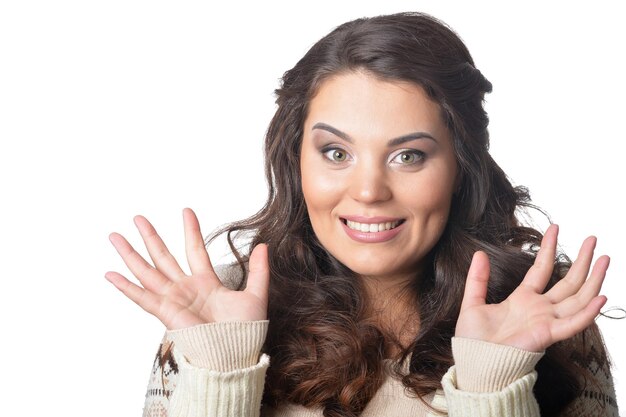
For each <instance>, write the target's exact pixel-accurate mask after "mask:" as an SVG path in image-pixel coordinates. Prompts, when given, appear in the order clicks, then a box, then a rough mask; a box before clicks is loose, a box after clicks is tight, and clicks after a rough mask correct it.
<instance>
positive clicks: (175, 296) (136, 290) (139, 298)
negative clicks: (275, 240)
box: [105, 208, 269, 330]
mask: <svg viewBox="0 0 626 417" xmlns="http://www.w3.org/2000/svg"><path fill="white" fill-rule="evenodd" d="M134 220H135V225H136V226H137V229H139V233H140V234H141V237H142V238H143V241H144V243H145V245H146V248H147V249H148V253H149V255H150V258H151V259H152V261H153V263H154V266H152V265H150V264H149V263H148V262H147V261H146V260H145V259H144V258H143V257H142V256H141V255H139V254H138V253H137V252H136V251H135V249H133V247H132V246H131V245H130V244H129V243H128V241H127V240H126V239H124V237H123V236H122V235H120V234H117V233H111V235H109V239H110V240H111V243H112V244H113V246H114V247H115V249H116V250H117V252H118V253H119V254H120V256H121V257H122V259H123V260H124V263H125V264H126V266H128V269H130V271H131V272H132V273H133V275H135V277H137V279H138V280H139V282H140V283H141V286H139V285H136V284H134V283H132V282H130V281H129V280H128V279H126V278H125V277H124V276H123V275H121V274H119V273H117V272H107V273H106V274H105V277H106V279H107V280H109V281H110V282H111V283H112V284H113V285H115V287H116V288H117V289H118V290H120V291H121V292H122V293H123V294H124V295H126V297H128V298H130V299H131V300H132V301H133V302H135V303H136V304H137V305H138V306H140V307H141V308H143V309H144V310H146V311H147V312H148V313H150V314H152V315H153V316H155V317H156V318H158V319H159V320H160V321H161V322H162V323H163V324H164V325H165V326H166V327H167V329H168V330H176V329H181V328H184V327H190V326H194V325H197V324H203V323H213V322H220V321H256V320H265V319H267V298H268V288H269V265H268V255H267V245H264V244H260V245H257V246H256V247H255V248H254V250H253V251H252V254H251V255H250V260H249V267H250V272H249V273H248V281H247V285H246V289H245V290H243V291H232V290H229V289H228V288H226V287H225V286H224V285H222V283H221V282H220V280H219V278H218V277H217V275H216V274H215V271H214V270H213V267H212V265H211V260H210V259H209V255H208V253H207V251H206V248H205V246H204V240H203V238H202V234H201V233H200V225H199V223H198V219H197V217H196V215H195V213H194V212H193V210H191V209H188V208H186V209H184V210H183V221H184V225H185V251H186V254H187V262H189V267H190V269H191V275H186V274H185V273H184V272H183V271H182V269H181V268H180V266H179V265H178V263H177V262H176V260H175V259H174V257H173V256H172V254H171V253H170V252H169V250H168V249H167V247H166V246H165V244H164V243H163V240H161V238H160V237H159V235H158V234H157V232H156V230H155V229H154V227H153V226H152V225H151V224H150V222H149V221H148V220H147V219H146V218H145V217H143V216H136V217H135V219H134Z"/></svg>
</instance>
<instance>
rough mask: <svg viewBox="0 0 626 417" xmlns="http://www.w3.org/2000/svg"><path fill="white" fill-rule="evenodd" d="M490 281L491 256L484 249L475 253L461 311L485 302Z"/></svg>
mask: <svg viewBox="0 0 626 417" xmlns="http://www.w3.org/2000/svg"><path fill="white" fill-rule="evenodd" d="M488 283H489V257H487V254H486V253H485V252H482V251H478V252H476V253H474V256H473V258H472V263H471V264H470V267H469V271H468V272H467V280H466V281H465V291H464V294H463V301H462V303H461V311H463V310H465V309H467V308H470V307H474V306H480V305H483V304H485V302H486V298H487V284H488Z"/></svg>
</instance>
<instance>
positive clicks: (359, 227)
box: [341, 219, 405, 233]
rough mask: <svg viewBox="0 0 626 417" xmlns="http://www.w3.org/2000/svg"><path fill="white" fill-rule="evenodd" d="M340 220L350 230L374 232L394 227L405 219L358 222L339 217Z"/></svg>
mask: <svg viewBox="0 0 626 417" xmlns="http://www.w3.org/2000/svg"><path fill="white" fill-rule="evenodd" d="M341 221H342V222H343V224H345V225H346V226H348V227H349V228H350V229H352V230H356V231H358V232H365V233H375V232H384V231H386V230H391V229H395V228H396V227H398V226H400V225H401V224H402V223H404V222H405V219H401V220H395V221H392V222H382V223H359V222H354V221H352V220H347V219H341Z"/></svg>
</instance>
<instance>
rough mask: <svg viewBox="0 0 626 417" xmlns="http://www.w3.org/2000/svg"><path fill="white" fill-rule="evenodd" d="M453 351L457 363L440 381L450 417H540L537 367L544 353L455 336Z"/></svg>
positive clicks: (435, 404)
mask: <svg viewBox="0 0 626 417" xmlns="http://www.w3.org/2000/svg"><path fill="white" fill-rule="evenodd" d="M452 354H453V357H454V363H455V365H454V366H452V367H451V368H450V369H449V370H448V372H447V373H446V374H445V375H444V377H443V379H442V381H441V383H442V386H443V391H444V394H445V408H446V409H447V412H448V415H449V416H450V417H455V416H464V417H490V416H493V417H495V416H509V417H539V406H538V404H537V401H536V399H535V397H534V395H533V387H534V385H535V382H536V380H537V372H536V371H535V370H534V367H535V365H536V364H537V362H538V361H539V359H541V357H542V356H543V353H535V352H527V351H524V350H521V349H516V348H513V347H510V346H504V345H497V344H494V343H488V342H482V341H478V340H471V339H463V338H453V339H452ZM433 405H434V406H435V407H436V406H438V405H443V404H442V403H441V402H437V401H435V402H434V403H433Z"/></svg>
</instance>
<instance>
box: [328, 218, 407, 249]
mask: <svg viewBox="0 0 626 417" xmlns="http://www.w3.org/2000/svg"><path fill="white" fill-rule="evenodd" d="M342 219H347V220H350V221H355V222H359V223H382V222H388V221H395V220H401V219H394V218H391V217H360V216H350V217H342ZM357 219H361V220H357ZM364 219H366V220H367V221H365V220H364ZM339 223H341V227H343V230H344V231H345V232H346V234H347V235H348V236H349V237H350V238H351V239H352V240H354V241H357V242H360V243H381V242H387V241H388V240H391V239H393V238H394V237H396V235H397V234H398V233H400V232H401V231H402V230H403V228H404V225H405V224H406V222H402V223H401V224H399V225H398V226H396V227H394V228H393V229H391V230H383V231H382V232H360V231H357V230H353V229H350V228H349V227H348V225H347V224H345V223H344V222H343V221H342V220H341V219H340V220H339Z"/></svg>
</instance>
